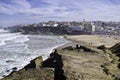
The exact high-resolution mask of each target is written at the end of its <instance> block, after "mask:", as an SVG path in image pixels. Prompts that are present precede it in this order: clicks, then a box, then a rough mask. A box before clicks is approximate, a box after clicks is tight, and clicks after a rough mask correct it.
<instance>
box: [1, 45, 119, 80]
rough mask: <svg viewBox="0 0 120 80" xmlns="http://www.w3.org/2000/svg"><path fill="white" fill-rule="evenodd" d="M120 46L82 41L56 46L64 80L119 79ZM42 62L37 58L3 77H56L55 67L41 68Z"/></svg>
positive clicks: (15, 79)
mask: <svg viewBox="0 0 120 80" xmlns="http://www.w3.org/2000/svg"><path fill="white" fill-rule="evenodd" d="M114 48H115V49H114ZM119 48H120V46H119V45H117V47H116V46H113V48H112V47H111V49H109V48H102V49H98V48H97V47H92V46H89V45H84V44H80V43H77V45H76V43H73V44H71V45H65V46H62V47H59V48H57V53H58V54H59V55H61V59H62V62H63V65H62V70H63V75H64V76H65V79H64V80H120V77H119V75H120V68H119V64H120V61H119V59H120V57H119V55H117V54H119V53H115V52H114V53H113V52H112V51H117V50H119ZM50 56H51V55H50ZM48 59H51V57H49V58H48ZM41 62H43V61H42V58H41V57H37V58H36V59H34V60H32V61H31V63H30V64H28V65H27V66H25V67H24V68H23V69H21V70H19V71H14V72H12V73H11V74H10V75H9V76H6V77H5V78H3V79H1V80H54V77H55V75H54V72H55V69H54V68H44V67H41ZM62 80H63V79H62Z"/></svg>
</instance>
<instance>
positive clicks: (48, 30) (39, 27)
mask: <svg viewBox="0 0 120 80" xmlns="http://www.w3.org/2000/svg"><path fill="white" fill-rule="evenodd" d="M5 29H7V30H10V31H11V32H21V33H22V34H50V35H51V34H55V35H65V34H68V35H69V34H70V35H80V34H89V35H91V34H102V35H120V22H103V21H81V22H76V21H72V22H67V21H66V22H65V21H64V22H62V21H61V22H58V21H48V22H40V23H34V24H29V25H15V26H12V27H7V28H5Z"/></svg>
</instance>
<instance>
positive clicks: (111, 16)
mask: <svg viewBox="0 0 120 80" xmlns="http://www.w3.org/2000/svg"><path fill="white" fill-rule="evenodd" d="M119 11H120V1H119V0H69V1H68V0H9V2H2V1H0V13H2V14H6V15H9V16H14V15H18V16H22V15H26V16H25V17H24V18H26V19H28V21H29V18H30V19H31V20H30V21H31V22H32V18H33V19H36V20H38V21H43V20H50V19H51V20H52V19H53V18H54V19H56V20H68V21H69V20H82V19H87V20H109V21H110V20H116V21H119V20H120V18H119V17H120V12H119ZM21 14H22V15H21ZM16 18H18V17H17V16H16ZM26 19H25V20H26ZM42 19H43V20H42ZM18 20H19V19H18ZM36 20H35V21H36ZM18 22H19V21H18Z"/></svg>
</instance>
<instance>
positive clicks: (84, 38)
mask: <svg viewBox="0 0 120 80" xmlns="http://www.w3.org/2000/svg"><path fill="white" fill-rule="evenodd" d="M65 38H67V39H68V40H72V41H76V42H79V43H81V44H84V45H90V46H95V47H96V46H100V45H105V46H106V47H112V46H113V45H115V44H116V43H118V42H120V38H119V37H117V38H116V37H114V36H106V35H71V36H65Z"/></svg>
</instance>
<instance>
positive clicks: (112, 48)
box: [110, 43, 120, 54]
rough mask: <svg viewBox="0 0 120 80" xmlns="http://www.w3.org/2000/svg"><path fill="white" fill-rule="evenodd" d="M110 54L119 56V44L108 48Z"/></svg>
mask: <svg viewBox="0 0 120 80" xmlns="http://www.w3.org/2000/svg"><path fill="white" fill-rule="evenodd" d="M110 50H111V52H112V53H119V54H120V43H117V44H115V45H114V46H112V47H111V48H110Z"/></svg>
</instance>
